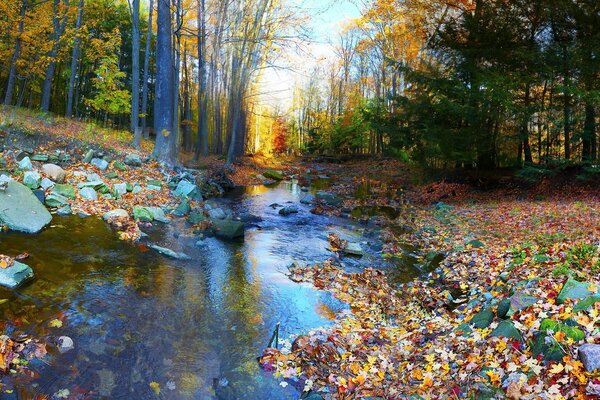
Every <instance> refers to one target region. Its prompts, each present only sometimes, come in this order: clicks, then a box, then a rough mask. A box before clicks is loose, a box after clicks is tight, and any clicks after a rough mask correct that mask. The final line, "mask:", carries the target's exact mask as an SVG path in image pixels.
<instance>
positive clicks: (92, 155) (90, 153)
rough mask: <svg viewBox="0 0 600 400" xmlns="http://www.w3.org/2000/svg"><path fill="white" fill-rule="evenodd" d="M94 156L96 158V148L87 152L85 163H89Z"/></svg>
mask: <svg viewBox="0 0 600 400" xmlns="http://www.w3.org/2000/svg"><path fill="white" fill-rule="evenodd" d="M92 158H94V150H88V152H87V153H85V157H83V160H82V161H83V162H84V163H89V162H90V161H92Z"/></svg>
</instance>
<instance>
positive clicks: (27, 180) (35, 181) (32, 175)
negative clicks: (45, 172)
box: [23, 171, 42, 189]
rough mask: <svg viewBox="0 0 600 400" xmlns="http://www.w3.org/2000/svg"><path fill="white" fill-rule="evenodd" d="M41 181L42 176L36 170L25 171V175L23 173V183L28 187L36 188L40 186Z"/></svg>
mask: <svg viewBox="0 0 600 400" xmlns="http://www.w3.org/2000/svg"><path fill="white" fill-rule="evenodd" d="M41 183H42V177H41V175H40V174H38V173H37V171H27V172H25V175H23V185H25V186H27V187H28V188H29V189H37V188H39V187H40V184H41Z"/></svg>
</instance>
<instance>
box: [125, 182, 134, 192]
mask: <svg viewBox="0 0 600 400" xmlns="http://www.w3.org/2000/svg"><path fill="white" fill-rule="evenodd" d="M125 190H127V191H128V192H133V185H132V184H131V183H129V182H127V183H125Z"/></svg>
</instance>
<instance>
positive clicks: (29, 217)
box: [0, 178, 52, 233]
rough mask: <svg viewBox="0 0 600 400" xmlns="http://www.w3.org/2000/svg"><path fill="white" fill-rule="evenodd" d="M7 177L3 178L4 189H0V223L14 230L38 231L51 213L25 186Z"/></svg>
mask: <svg viewBox="0 0 600 400" xmlns="http://www.w3.org/2000/svg"><path fill="white" fill-rule="evenodd" d="M8 179H9V178H3V182H6V189H4V190H0V224H2V225H4V226H6V227H8V229H11V230H15V231H20V232H26V233H37V232H39V231H40V230H42V228H43V227H45V226H46V225H48V224H49V223H50V221H52V215H50V213H49V212H48V210H46V207H44V205H43V204H42V203H40V201H39V200H38V199H37V197H36V196H35V195H34V194H33V193H32V192H31V190H30V189H29V188H28V187H27V186H25V185H23V184H21V183H19V182H16V181H14V180H8Z"/></svg>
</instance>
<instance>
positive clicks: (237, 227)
mask: <svg viewBox="0 0 600 400" xmlns="http://www.w3.org/2000/svg"><path fill="white" fill-rule="evenodd" d="M211 223H212V225H213V227H214V233H215V236H217V237H220V238H224V239H235V238H238V237H243V236H244V229H245V224H244V223H243V222H241V221H234V220H231V219H225V220H222V219H211Z"/></svg>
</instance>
